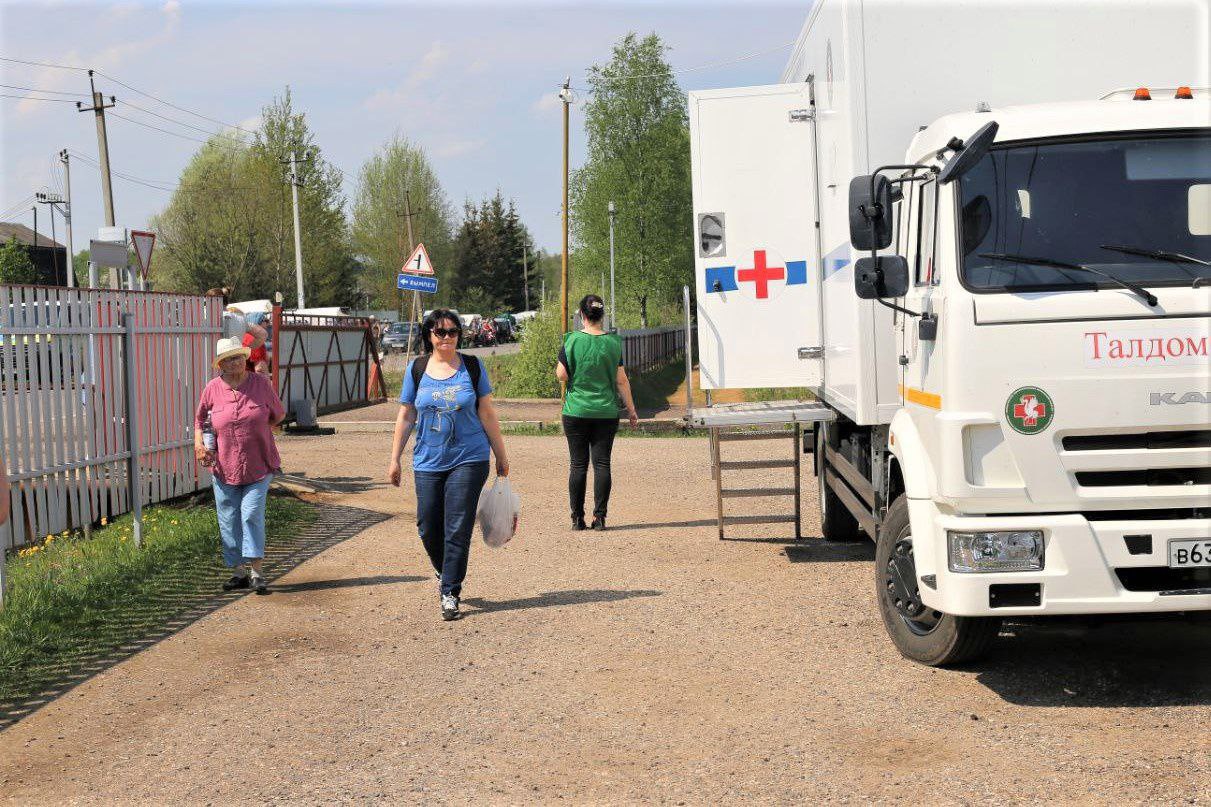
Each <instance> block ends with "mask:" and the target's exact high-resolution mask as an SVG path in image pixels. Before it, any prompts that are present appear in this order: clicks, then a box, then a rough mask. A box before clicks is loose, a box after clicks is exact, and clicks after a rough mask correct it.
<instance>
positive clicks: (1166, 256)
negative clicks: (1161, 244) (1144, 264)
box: [1099, 244, 1211, 266]
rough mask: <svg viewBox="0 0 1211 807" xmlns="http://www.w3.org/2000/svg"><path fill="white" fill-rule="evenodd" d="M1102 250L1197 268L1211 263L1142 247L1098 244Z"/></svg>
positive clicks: (1191, 256) (1189, 256)
mask: <svg viewBox="0 0 1211 807" xmlns="http://www.w3.org/2000/svg"><path fill="white" fill-rule="evenodd" d="M1099 246H1101V248H1102V249H1108V250H1110V251H1111V252H1124V253H1126V254H1128V255H1142V256H1144V257H1145V258H1155V259H1157V260H1158V261H1173V262H1174V263H1196V264H1198V265H1199V266H1211V261H1204V260H1203V259H1202V258H1195V257H1194V256H1193V255H1183V254H1182V253H1180V252H1166V251H1165V250H1163V249H1144V248H1143V247H1125V246H1120V245H1118V244H1100V245H1099Z"/></svg>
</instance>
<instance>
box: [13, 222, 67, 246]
mask: <svg viewBox="0 0 1211 807" xmlns="http://www.w3.org/2000/svg"><path fill="white" fill-rule="evenodd" d="M10 238H16V239H17V242H18V243H21V244H25V245H26V246H28V247H32V246H33V245H34V231H33V230H31V229H30V228H29V227H26V226H25V225H24V224H16V223H14V222H11V221H0V243H5V244H7V243H8V240H9V239H10ZM38 246H39V247H52V246H54V247H58V248H59V249H66V247H65V246H63V245H62V244H60V243H59V242H58V241H52V240H51V239H50V234H49V233H44V232H41V231H39V232H38Z"/></svg>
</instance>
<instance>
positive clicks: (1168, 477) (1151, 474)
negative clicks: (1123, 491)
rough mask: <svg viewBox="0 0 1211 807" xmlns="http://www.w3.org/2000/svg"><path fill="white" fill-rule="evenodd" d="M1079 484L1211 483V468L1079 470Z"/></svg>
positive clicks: (1099, 486) (1107, 485)
mask: <svg viewBox="0 0 1211 807" xmlns="http://www.w3.org/2000/svg"><path fill="white" fill-rule="evenodd" d="M1076 481H1077V484H1078V485H1080V486H1081V487H1086V488H1106V487H1117V486H1120V485H1147V486H1149V487H1155V486H1159V485H1211V468H1140V469H1137V470H1130V471H1077V472H1076Z"/></svg>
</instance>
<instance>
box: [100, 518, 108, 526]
mask: <svg viewBox="0 0 1211 807" xmlns="http://www.w3.org/2000/svg"><path fill="white" fill-rule="evenodd" d="M108 523H109V519H108V518H105V517H104V516H102V517H101V526H102V527H104V526H105V525H106V524H108Z"/></svg>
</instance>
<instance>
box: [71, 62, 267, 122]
mask: <svg viewBox="0 0 1211 807" xmlns="http://www.w3.org/2000/svg"><path fill="white" fill-rule="evenodd" d="M93 72H94V73H96V74H97V75H98V76H101V77H102V78H107V79H109V80H110V81H112V82H113V83H114V84H117V85H118V86H120V87H125V88H126V89H128V90H130V91H131V92H136V93H138V94H139V95H142V96H143V97H144V98H150V99H151V100H153V101H155V102H157V103H160V104H164V106H170V107H172V108H173V109H175V110H177V111H178V112H184V113H185V114H187V115H193V116H194V117H196V118H201V119H202V120H208V121H210V122H211V123H217V124H219V125H220V126H225V127H227V128H228V129H235V130H236V131H238V132H244V133H245V134H250V135H255V134H256V132H253V131H250V130H248V129H243V128H241V127H239V126H236V125H235V124H234V123H227V122H226V121H221V120H219V119H218V118H212V117H210V116H208V115H203V114H202V113H200V112H194V111H193V110H191V109H186V108H185V107H183V106H177V105H176V104H174V103H172V102H171V101H165V100H164V99H163V98H157V97H156V96H154V95H152V94H151V93H148V92H143V90H140V89H139V88H138V87H132V86H130V85H129V84H126V83H125V82H122V81H119V80H118V79H116V78H114V77H113V76H111V75H108V74H106V73H102V72H101V71H100V70H94V71H93Z"/></svg>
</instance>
